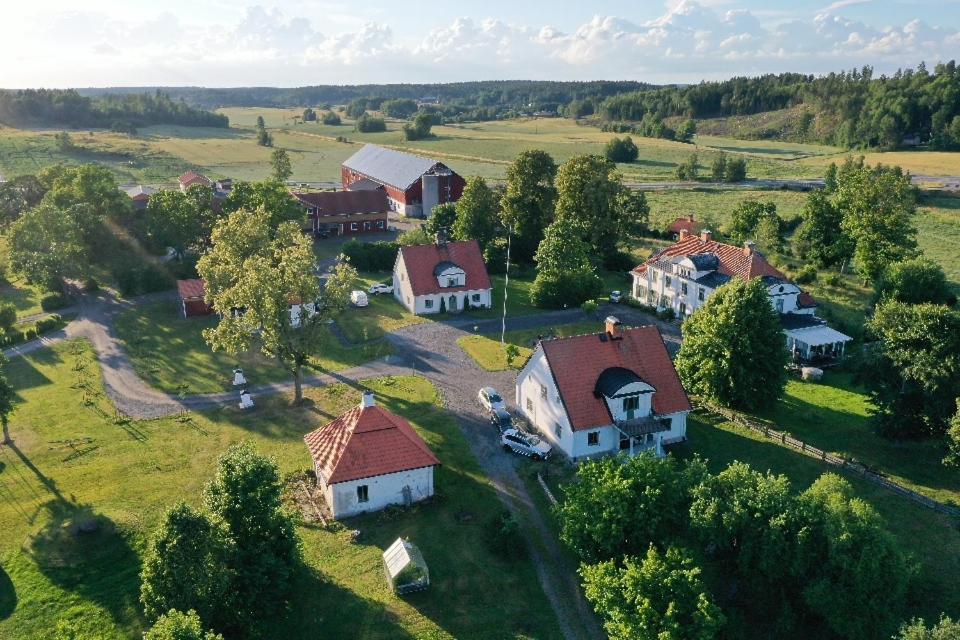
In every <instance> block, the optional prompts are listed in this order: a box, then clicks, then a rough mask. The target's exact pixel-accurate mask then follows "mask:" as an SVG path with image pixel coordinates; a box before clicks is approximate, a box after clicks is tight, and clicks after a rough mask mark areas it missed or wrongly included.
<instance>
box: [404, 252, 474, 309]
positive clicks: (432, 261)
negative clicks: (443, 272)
mask: <svg viewBox="0 0 960 640" xmlns="http://www.w3.org/2000/svg"><path fill="white" fill-rule="evenodd" d="M400 257H401V259H402V260H403V263H404V265H406V267H407V275H408V276H409V278H410V286H411V288H412V289H413V295H415V296H422V295H427V294H433V293H453V292H456V291H472V290H477V289H490V288H492V285H491V284H490V275H489V274H488V273H487V265H486V264H485V263H484V262H483V256H482V255H481V254H480V245H479V244H477V241H476V240H468V241H466V242H448V243H446V244H444V245H439V244H416V245H409V246H405V247H400ZM441 262H452V263H453V264H455V265H457V266H458V267H460V268H461V269H463V271H464V272H465V273H466V274H467V278H466V285H465V286H463V287H441V286H440V282H439V281H438V280H437V276H435V275H434V269H435V268H436V266H437V265H438V264H440V263H441Z"/></svg>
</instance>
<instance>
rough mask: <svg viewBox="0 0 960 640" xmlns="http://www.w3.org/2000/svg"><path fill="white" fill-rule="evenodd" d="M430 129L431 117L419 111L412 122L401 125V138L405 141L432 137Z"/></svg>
mask: <svg viewBox="0 0 960 640" xmlns="http://www.w3.org/2000/svg"><path fill="white" fill-rule="evenodd" d="M432 128H433V116H432V115H430V114H429V113H426V112H425V111H421V112H420V113H418V114H417V115H416V116H414V118H413V121H412V122H408V123H406V124H405V125H403V136H404V137H405V138H406V139H407V140H423V139H424V138H429V137H430V136H431V135H432V134H431V133H430V129H432Z"/></svg>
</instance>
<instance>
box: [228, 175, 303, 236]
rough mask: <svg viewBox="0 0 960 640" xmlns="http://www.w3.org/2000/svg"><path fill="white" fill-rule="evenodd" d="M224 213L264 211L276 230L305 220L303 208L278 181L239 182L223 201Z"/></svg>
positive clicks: (271, 226) (272, 227) (271, 225)
mask: <svg viewBox="0 0 960 640" xmlns="http://www.w3.org/2000/svg"><path fill="white" fill-rule="evenodd" d="M222 209H223V213H224V214H230V213H233V212H235V211H240V210H241V209H245V210H247V211H254V210H257V209H263V210H264V211H266V212H267V215H268V216H269V217H270V222H269V224H270V228H271V229H276V228H278V227H279V226H280V225H281V224H282V223H284V222H296V223H298V224H299V223H300V222H301V221H302V220H303V219H304V216H305V214H304V211H303V207H302V206H301V205H300V204H299V203H298V202H297V200H296V199H295V198H294V197H293V196H292V195H290V191H288V190H287V188H286V187H285V186H284V185H283V183H282V182H279V181H277V180H264V181H263V182H238V183H236V184H234V185H233V189H231V190H230V195H228V196H227V198H226V200H224V201H223V205H222Z"/></svg>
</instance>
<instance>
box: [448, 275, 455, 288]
mask: <svg viewBox="0 0 960 640" xmlns="http://www.w3.org/2000/svg"><path fill="white" fill-rule="evenodd" d="M447 286H448V287H455V286H457V279H456V278H454V277H450V278H447Z"/></svg>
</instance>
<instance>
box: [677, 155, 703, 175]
mask: <svg viewBox="0 0 960 640" xmlns="http://www.w3.org/2000/svg"><path fill="white" fill-rule="evenodd" d="M699 171H700V168H699V165H698V164H697V154H696V152H694V153H691V154H690V155H689V156H687V159H686V160H685V161H684V162H683V163H682V164H678V165H677V171H676V176H677V180H684V181H692V180H696V179H697V175H698V173H699Z"/></svg>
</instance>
